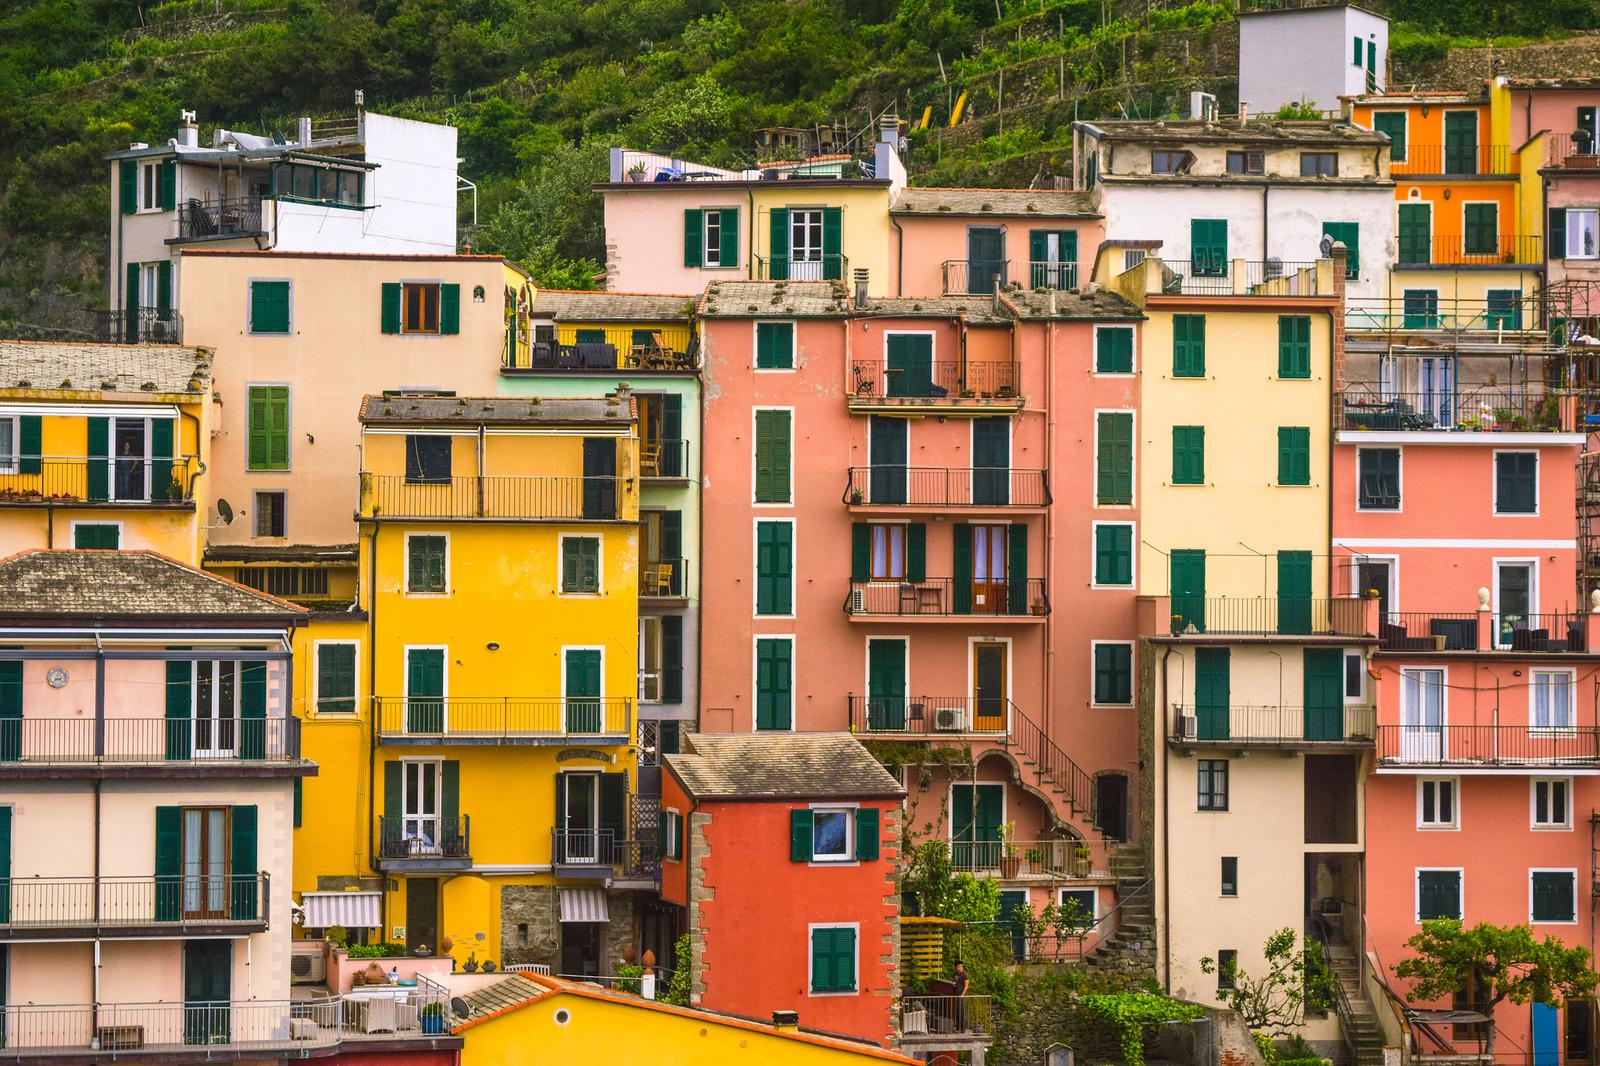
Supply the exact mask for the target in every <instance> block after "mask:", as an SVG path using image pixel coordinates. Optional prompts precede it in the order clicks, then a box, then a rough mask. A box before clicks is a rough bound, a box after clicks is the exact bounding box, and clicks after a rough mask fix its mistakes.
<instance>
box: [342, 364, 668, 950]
mask: <svg viewBox="0 0 1600 1066" xmlns="http://www.w3.org/2000/svg"><path fill="white" fill-rule="evenodd" d="M360 423H361V427H362V438H361V456H362V468H361V497H360V507H359V519H360V534H359V544H360V558H361V573H362V575H363V583H362V593H361V604H360V606H361V607H362V608H363V609H364V610H365V612H366V619H367V624H366V638H365V639H366V641H367V646H368V647H370V648H371V649H373V652H372V660H371V663H370V665H369V668H368V669H369V673H368V676H367V678H366V679H363V681H362V682H361V687H362V689H363V693H362V695H363V697H370V705H371V708H372V712H371V713H372V720H373V728H374V731H375V734H376V736H375V741H376V744H375V748H374V752H375V755H374V758H373V761H372V764H371V766H370V769H369V775H370V776H369V780H368V785H367V788H368V807H369V809H370V812H371V822H370V825H369V826H368V829H367V837H368V839H367V840H366V842H365V847H366V848H367V854H368V857H369V860H370V862H371V864H372V866H373V868H375V869H377V870H379V871H381V872H382V873H383V874H384V875H386V877H387V878H388V879H389V880H388V882H387V883H388V884H389V885H391V886H393V889H392V890H391V891H388V892H387V895H386V898H385V900H384V907H385V921H384V926H385V932H386V934H387V936H388V938H389V939H392V940H395V941H403V942H404V943H405V944H406V945H407V947H408V948H410V949H413V950H414V949H416V948H418V947H422V946H426V947H428V948H429V949H430V950H432V951H435V952H439V951H448V952H450V953H451V954H453V955H454V956H455V957H456V958H457V959H458V961H463V962H465V961H467V960H468V959H469V957H470V956H474V955H475V956H476V957H477V959H478V961H480V962H482V961H487V960H493V961H495V962H496V963H497V964H499V965H502V966H503V965H505V964H508V963H513V962H530V963H543V964H545V965H549V966H551V967H553V968H555V969H556V972H559V973H571V974H594V973H611V972H614V970H613V969H612V967H614V966H615V964H616V962H617V961H618V959H619V957H620V955H621V953H622V950H623V949H624V947H626V946H627V945H629V944H632V943H633V942H634V940H635V928H634V918H635V909H636V908H635V906H634V902H635V901H634V893H633V892H632V891H631V890H634V889H642V890H653V889H654V887H655V873H654V870H653V868H652V863H653V860H654V855H653V849H652V848H650V847H649V846H648V844H647V843H646V844H645V845H642V846H641V844H640V841H639V839H638V834H637V833H636V832H635V823H636V818H635V815H636V814H638V813H639V812H637V811H635V809H634V803H633V797H634V795H635V793H636V791H637V783H636V781H635V780H634V776H635V775H634V772H633V770H634V765H635V762H634V755H635V749H634V745H633V737H634V721H635V719H634V703H635V696H636V693H637V681H636V677H637V664H638V632H639V605H638V604H639V598H638V587H639V586H638V573H637V566H638V537H639V488H638V473H639V467H638V463H639V447H638V437H637V430H636V427H637V412H636V410H635V405H634V401H633V397H632V396H631V395H630V394H629V392H628V391H627V390H626V389H619V390H618V391H617V392H615V393H612V394H611V395H609V396H606V397H597V398H588V399H550V398H541V397H528V398H515V399H513V398H506V397H500V398H493V397H491V398H481V399H469V398H464V397H457V396H453V395H448V394H439V393H432V394H423V393H403V394H390V395H384V396H371V397H368V398H367V399H366V400H365V401H364V402H363V404H362V407H361V412H360ZM643 820H645V821H647V822H648V823H649V824H648V826H647V827H646V828H647V830H648V832H649V833H650V834H653V832H654V817H653V815H652V816H649V817H648V818H645V819H643ZM343 831H344V830H342V829H341V830H340V832H341V833H342V832H343ZM333 843H335V845H336V846H337V845H338V842H337V841H335V842H333Z"/></svg>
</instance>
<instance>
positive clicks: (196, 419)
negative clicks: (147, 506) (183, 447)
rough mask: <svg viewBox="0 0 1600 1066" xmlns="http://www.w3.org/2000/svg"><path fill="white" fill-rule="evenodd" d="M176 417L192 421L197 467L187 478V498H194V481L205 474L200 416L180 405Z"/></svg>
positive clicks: (202, 523)
mask: <svg viewBox="0 0 1600 1066" xmlns="http://www.w3.org/2000/svg"><path fill="white" fill-rule="evenodd" d="M178 417H179V418H186V419H188V420H189V421H191V422H193V423H194V461H195V466H196V467H197V469H196V470H195V472H194V477H192V478H190V479H189V498H190V499H193V498H194V483H195V482H196V481H198V480H199V479H200V478H202V477H204V476H205V472H206V464H205V460H203V459H201V458H200V445H201V444H202V443H204V438H203V437H202V436H201V432H200V416H199V415H195V414H190V413H189V412H188V411H185V410H184V409H183V408H181V407H180V408H178ZM179 439H180V440H181V439H182V438H181V437H180V438H179ZM200 524H201V525H205V522H204V521H202V522H201V523H200Z"/></svg>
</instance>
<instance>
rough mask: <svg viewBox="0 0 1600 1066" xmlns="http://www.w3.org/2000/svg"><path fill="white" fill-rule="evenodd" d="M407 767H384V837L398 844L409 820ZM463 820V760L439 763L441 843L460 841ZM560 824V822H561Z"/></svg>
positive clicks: (558, 783)
mask: <svg viewBox="0 0 1600 1066" xmlns="http://www.w3.org/2000/svg"><path fill="white" fill-rule="evenodd" d="M404 768H405V764H404V763H403V762H387V763H384V764H383V824H382V829H381V835H382V838H383V840H384V841H386V842H389V843H391V844H393V843H396V842H398V841H399V840H400V839H401V837H402V835H403V833H402V825H403V822H404V819H405V809H404V804H405V800H404V798H403V797H404V792H403V789H402V778H401V774H402V773H403V771H404ZM556 790H557V792H558V794H559V793H560V791H561V778H560V777H559V776H557V778H556ZM460 821H461V761H460V760H459V759H445V760H444V761H443V762H441V763H440V764H439V838H440V843H441V844H442V843H445V842H447V841H451V842H453V841H458V840H459V839H460ZM557 824H558V825H559V824H560V823H559V821H558V822H557Z"/></svg>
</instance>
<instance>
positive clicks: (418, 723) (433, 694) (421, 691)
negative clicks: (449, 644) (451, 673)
mask: <svg viewBox="0 0 1600 1066" xmlns="http://www.w3.org/2000/svg"><path fill="white" fill-rule="evenodd" d="M406 732H407V733H443V732H444V649H443V648H407V649H406Z"/></svg>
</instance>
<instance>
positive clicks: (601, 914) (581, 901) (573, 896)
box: [561, 888, 611, 922]
mask: <svg viewBox="0 0 1600 1066" xmlns="http://www.w3.org/2000/svg"><path fill="white" fill-rule="evenodd" d="M561 920H562V921H563V922H609V921H610V920H611V912H610V911H608V910H607V909H606V890H605V889H603V888H563V889H562V890H561Z"/></svg>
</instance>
